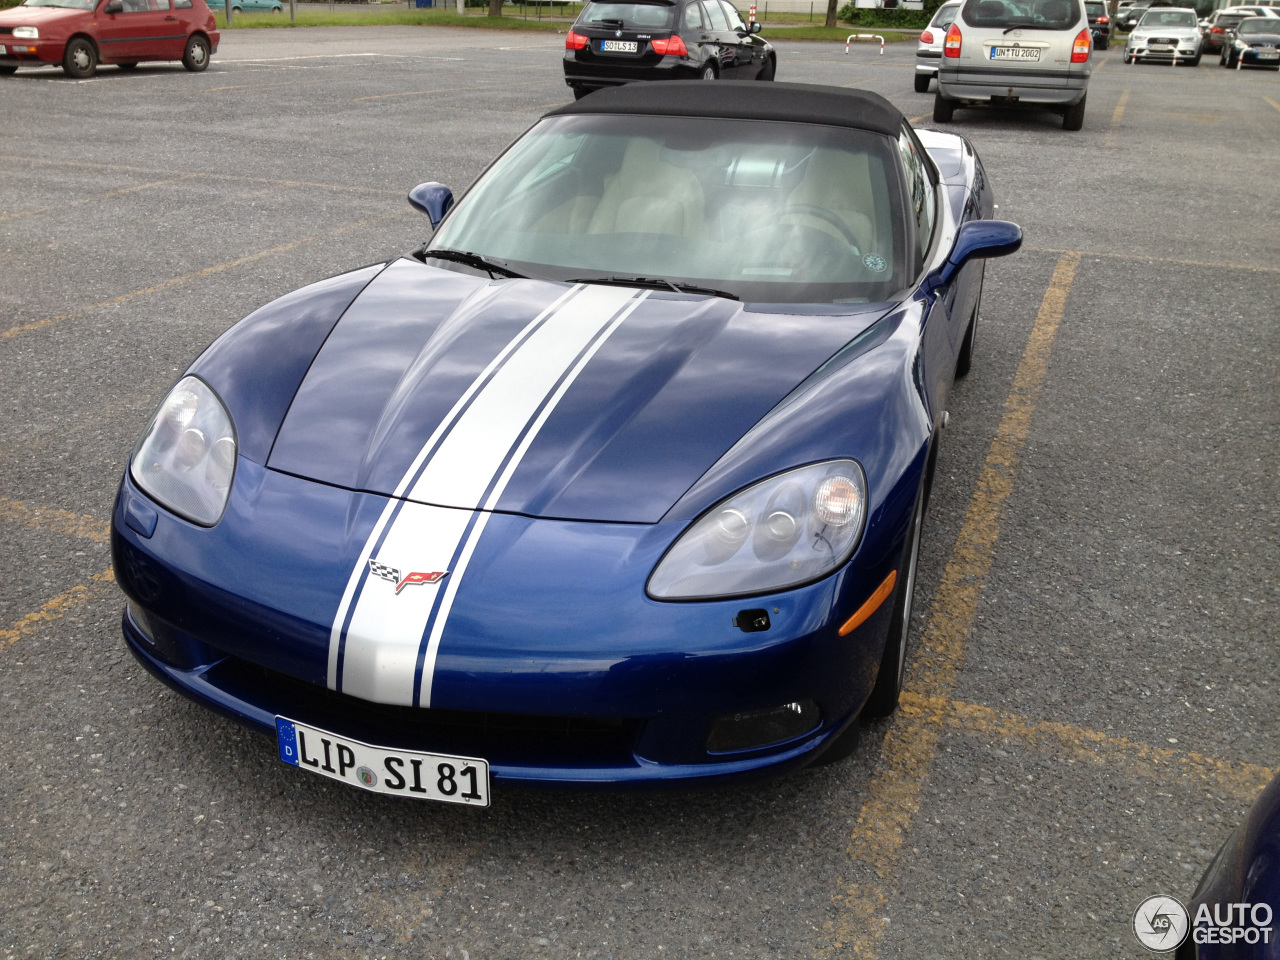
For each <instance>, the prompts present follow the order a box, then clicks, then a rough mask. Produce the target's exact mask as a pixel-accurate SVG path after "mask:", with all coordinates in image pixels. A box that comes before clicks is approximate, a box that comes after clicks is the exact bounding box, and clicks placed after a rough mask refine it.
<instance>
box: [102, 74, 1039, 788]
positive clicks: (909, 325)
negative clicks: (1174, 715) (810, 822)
mask: <svg viewBox="0 0 1280 960" xmlns="http://www.w3.org/2000/svg"><path fill="white" fill-rule="evenodd" d="M410 200H411V202H412V203H413V204H414V205H415V206H417V207H418V208H420V209H421V210H423V211H424V212H425V213H426V214H427V215H428V216H429V217H430V219H431V221H432V223H433V225H434V226H435V227H436V230H435V233H434V235H433V237H432V239H431V240H430V241H429V242H428V243H427V244H426V245H425V246H424V247H422V248H421V249H419V250H416V251H414V252H413V253H412V254H410V255H408V256H405V257H403V258H401V259H397V260H393V261H391V262H389V263H380V264H376V265H374V266H369V267H365V268H363V269H361V270H356V271H354V272H351V273H348V274H345V275H343V276H339V277H335V278H333V279H331V280H326V281H323V282H321V283H316V284H312V285H311V286H309V287H305V288H303V289H301V290H298V291H296V292H294V293H292V294H289V295H287V296H285V297H282V298H281V299H279V300H277V301H275V302H273V303H270V304H268V305H266V306H264V307H262V308H261V309H260V310H258V311H257V312H255V313H253V314H252V315H250V316H249V317H248V318H246V319H245V320H243V321H242V322H240V323H239V324H237V325H235V326H234V327H232V328H231V329H230V330H228V331H227V332H226V333H225V334H224V335H223V336H222V337H220V338H219V339H218V340H217V341H216V342H215V343H214V344H213V345H212V346H210V347H209V348H208V349H207V350H206V351H205V352H204V353H203V354H202V355H201V356H200V357H199V358H198V359H197V360H196V361H195V363H193V364H192V365H191V367H190V369H188V370H187V371H186V373H185V375H184V376H183V377H182V378H181V379H180V380H179V381H178V383H177V384H176V385H175V386H174V387H173V389H172V391H171V392H170V393H169V395H168V396H167V397H166V398H165V399H164V401H163V402H162V403H161V405H160V407H159V409H158V410H157V412H156V414H155V416H154V418H153V419H152V421H151V423H150V424H149V425H148V426H147V428H146V431H145V432H144V434H143V436H142V439H141V440H140V441H139V443H138V446H137V448H136V449H135V450H134V452H133V455H132V457H131V459H130V462H129V466H128V469H127V471H126V473H125V476H124V479H123V481H122V483H121V487H120V493H119V498H118V501H117V504H116V508H115V512H114V517H113V526H112V547H113V550H114V554H115V559H116V571H117V577H118V579H119V582H120V585H121V587H122V588H123V590H124V592H125V594H126V596H127V598H128V605H127V608H126V611H125V615H124V636H125V641H126V643H127V644H128V646H129V648H130V649H131V650H132V652H133V653H134V655H135V656H136V657H137V658H138V659H139V660H140V661H141V662H142V663H143V664H144V665H145V666H146V667H147V668H148V669H149V670H150V671H151V672H152V673H154V674H155V675H156V676H158V677H159V678H160V679H161V680H163V681H165V682H166V683H168V684H169V685H171V686H172V687H174V688H175V689H177V690H178V691H180V692H182V693H183V694H185V695H186V696H188V697H191V698H192V699H194V700H196V701H198V702H200V703H203V704H205V705H207V706H209V707H211V708H213V709H215V710H218V711H220V712H222V713H224V714H227V715H229V716H231V717H234V718H236V719H237V720H240V721H242V722H244V723H246V724H248V725H250V726H251V727H254V728H257V729H260V730H262V731H264V732H268V733H270V734H271V735H273V736H274V737H275V738H276V741H277V745H278V749H279V752H280V757H281V759H282V760H284V761H285V762H287V763H291V764H295V765H297V766H298V767H299V768H300V769H301V770H306V771H311V772H314V773H318V774H321V775H324V776H328V777H331V778H335V779H340V780H343V781H345V782H347V783H349V784H352V785H355V786H359V787H362V788H364V789H368V790H374V791H378V792H384V793H392V794H397V795H401V796H406V797H417V798H426V799H434V800H444V801H452V802H459V803H470V804H474V805H480V806H483V805H486V804H488V802H489V797H490V791H491V789H492V788H494V787H499V788H500V787H501V786H502V785H503V784H511V783H519V782H526V783H543V784H559V785H582V786H633V785H641V784H653V783H668V784H694V783H709V782H728V781H731V780H734V779H739V778H744V777H750V776H758V775H761V774H764V773H780V772H783V771H786V770H788V769H793V768H796V767H799V766H802V765H805V764H808V763H811V762H814V761H815V760H821V759H826V760H830V759H831V758H833V757H837V756H839V755H841V754H842V753H847V752H848V750H849V747H850V744H851V743H853V742H854V739H855V737H856V730H857V727H856V726H855V723H856V720H857V718H858V717H859V716H862V717H879V716H884V715H886V714H888V713H890V712H891V711H892V710H893V709H894V707H895V705H896V703H897V700H898V694H899V690H900V688H901V684H902V677H903V672H904V664H905V659H906V651H907V646H908V644H907V628H908V625H909V623H910V617H911V598H912V593H913V590H914V586H915V570H916V564H917V555H918V552H919V543H920V528H921V522H922V517H923V514H924V511H925V505H926V501H927V498H928V492H929V484H930V483H931V481H932V479H933V476H932V473H933V471H932V467H933V463H934V459H935V454H936V449H937V444H938V440H939V431H940V428H941V426H942V424H943V423H944V422H945V417H944V411H945V410H946V408H947V399H948V394H949V392H950V390H951V386H952V382H953V380H954V378H955V377H956V376H957V375H962V374H964V373H965V372H966V371H967V370H968V368H969V365H970V362H971V360H972V354H973V344H974V333H975V325H976V323H977V321H978V306H979V302H980V300H981V293H982V278H983V259H984V258H986V257H992V256H999V255H1002V254H1008V253H1012V252H1013V251H1015V250H1016V249H1017V248H1018V245H1019V244H1020V242H1021V232H1020V231H1019V229H1018V228H1017V227H1016V226H1015V225H1013V224H1010V223H1005V222H1002V221H998V220H992V219H990V216H991V211H992V209H993V204H992V194H991V189H990V186H989V185H988V183H987V179H986V176H985V174H984V171H983V168H982V164H981V163H980V162H979V159H978V157H977V155H976V154H975V153H974V151H973V148H972V147H971V146H970V145H969V143H968V142H967V141H965V140H964V139H963V138H961V137H958V136H953V135H947V134H939V133H926V132H923V131H921V132H916V131H913V130H912V128H911V127H910V125H909V124H908V123H907V122H906V121H905V120H904V119H903V117H902V114H901V113H900V112H899V111H898V110H897V109H895V108H894V107H893V106H892V105H890V104H889V103H888V102H887V101H885V100H883V99H882V98H880V97H878V96H875V95H874V94H870V93H866V92H861V91H856V90H844V89H837V88H827V87H817V86H804V85H796V84H783V83H778V84H752V83H732V82H730V83H722V84H721V83H717V84H704V83H698V82H692V83H683V82H668V83H663V84H652V85H646V84H632V85H628V86H626V87H621V88H617V89H612V90H605V91H601V92H599V93H596V94H593V95H591V96H590V97H587V98H585V99H583V100H582V101H579V102H577V103H575V104H572V105H569V106H565V107H562V108H560V109H557V110H553V111H551V112H550V113H549V114H547V115H546V116H545V117H543V118H542V119H541V120H540V121H539V122H538V123H536V124H535V125H534V126H533V127H532V128H531V129H530V130H529V131H528V132H527V133H525V134H524V136H522V137H521V138H520V139H519V140H517V141H516V142H515V143H514V144H513V145H512V146H511V147H510V148H509V149H508V150H507V151H506V152H505V153H504V154H502V156H500V157H499V158H498V159H497V160H496V161H495V162H494V164H493V165H492V166H491V167H490V168H489V169H488V170H487V171H486V172H485V173H484V175H483V176H481V177H480V179H479V180H478V181H477V182H476V183H475V184H474V185H473V186H472V187H471V189H470V190H469V191H468V192H467V193H466V195H465V196H464V197H463V198H462V199H461V200H460V201H459V202H458V203H457V204H456V205H455V204H454V203H453V198H452V194H451V193H450V192H449V191H448V189H447V188H445V187H443V186H442V185H440V184H436V183H428V184H423V185H421V186H419V187H417V188H415V189H414V190H413V191H412V193H411V194H410Z"/></svg>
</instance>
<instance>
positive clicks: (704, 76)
mask: <svg viewBox="0 0 1280 960" xmlns="http://www.w3.org/2000/svg"><path fill="white" fill-rule="evenodd" d="M715 78H716V68H715V67H713V66H712V65H711V64H709V63H708V64H707V65H706V66H705V67H703V68H702V73H700V74H698V79H699V80H714V79H715Z"/></svg>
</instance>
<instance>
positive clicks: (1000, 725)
mask: <svg viewBox="0 0 1280 960" xmlns="http://www.w3.org/2000/svg"><path fill="white" fill-rule="evenodd" d="M902 710H903V712H904V714H909V715H912V716H915V717H918V718H924V717H929V718H933V719H936V720H940V721H941V722H942V723H943V724H945V725H946V726H949V727H956V728H958V729H959V730H961V731H962V732H964V733H969V734H982V735H984V736H993V737H1000V738H1003V739H1005V740H1008V741H1016V742H1018V743H1020V744H1025V745H1027V746H1030V747H1032V748H1036V747H1045V748H1048V749H1049V750H1051V751H1052V752H1053V753H1054V755H1055V756H1058V757H1061V758H1064V759H1069V760H1073V761H1075V762H1077V763H1085V764H1108V763H1122V764H1124V767H1125V770H1126V772H1130V773H1134V774H1137V775H1139V776H1143V777H1147V778H1150V779H1153V780H1159V781H1160V782H1162V783H1166V784H1172V783H1176V782H1177V781H1179V780H1189V781H1194V782H1195V783H1197V784H1206V783H1213V784H1215V785H1216V786H1217V788H1218V789H1219V790H1220V791H1222V792H1223V793H1229V794H1231V795H1233V796H1236V797H1239V798H1240V799H1242V800H1246V801H1251V800H1253V799H1254V797H1256V796H1257V795H1258V793H1259V792H1260V791H1261V790H1262V789H1263V787H1265V786H1266V785H1267V784H1268V783H1270V782H1271V779H1272V777H1274V776H1275V775H1276V771H1275V770H1272V769H1270V768H1268V767H1264V766H1261V765H1260V764H1256V763H1246V762H1240V761H1230V760H1219V759H1217V758H1215V757H1209V756H1206V755H1205V754H1202V753H1196V752H1194V751H1189V750H1175V749H1173V748H1171V747H1153V746H1151V745H1150V744H1148V743H1143V742H1141V741H1139V740H1131V739H1129V738H1128V737H1115V736H1111V735H1110V734H1106V733H1101V732H1099V731H1097V730H1086V729H1084V728H1082V727H1073V726H1071V725H1070V724H1066V723H1056V722H1054V721H1049V720H1028V719H1026V718H1025V717H1020V716H1018V715H1016V714H1012V713H1005V712H1003V711H999V710H993V709H991V708H990V707H984V706H979V705H978V704H973V703H961V702H958V701H955V700H943V699H940V698H938V697H923V696H920V695H919V694H916V693H911V692H904V693H903V695H902Z"/></svg>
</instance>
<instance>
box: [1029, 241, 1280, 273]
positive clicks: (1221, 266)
mask: <svg viewBox="0 0 1280 960" xmlns="http://www.w3.org/2000/svg"><path fill="white" fill-rule="evenodd" d="M1022 249H1023V250H1026V251H1027V252H1028V253H1056V254H1065V253H1068V252H1069V251H1066V250H1059V249H1057V248H1054V247H1026V246H1024V247H1023V248H1022ZM1076 252H1077V253H1079V254H1080V256H1081V257H1084V258H1090V257H1092V258H1095V259H1102V260H1126V261H1133V262H1137V263H1168V264H1173V265H1174V266H1178V267H1204V268H1206V269H1208V270H1250V271H1253V272H1255V273H1280V267H1266V266H1262V265H1261V264H1254V263H1213V262H1211V261H1206V260H1178V259H1173V258H1171V257H1147V256H1143V255H1142V254H1140V253H1104V252H1102V251H1099V250H1079V251H1076Z"/></svg>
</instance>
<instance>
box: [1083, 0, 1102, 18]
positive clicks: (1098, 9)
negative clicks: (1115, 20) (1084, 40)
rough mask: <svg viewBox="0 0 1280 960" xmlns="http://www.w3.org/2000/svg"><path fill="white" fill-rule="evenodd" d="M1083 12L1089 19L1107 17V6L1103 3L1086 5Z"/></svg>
mask: <svg viewBox="0 0 1280 960" xmlns="http://www.w3.org/2000/svg"><path fill="white" fill-rule="evenodd" d="M1084 10H1085V13H1087V14H1089V16H1091V17H1105V16H1106V15H1107V5H1106V4H1105V3H1086V4H1085V5H1084Z"/></svg>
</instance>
